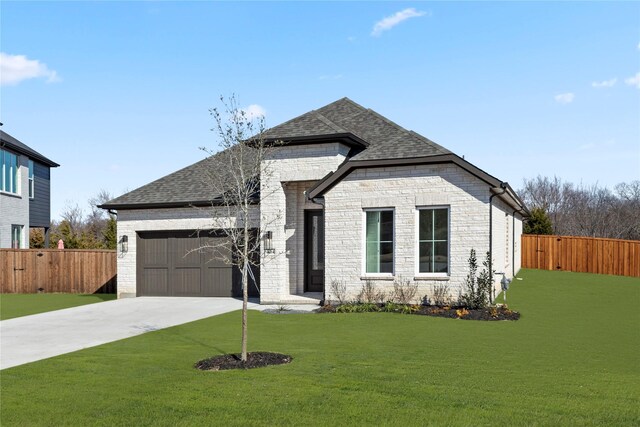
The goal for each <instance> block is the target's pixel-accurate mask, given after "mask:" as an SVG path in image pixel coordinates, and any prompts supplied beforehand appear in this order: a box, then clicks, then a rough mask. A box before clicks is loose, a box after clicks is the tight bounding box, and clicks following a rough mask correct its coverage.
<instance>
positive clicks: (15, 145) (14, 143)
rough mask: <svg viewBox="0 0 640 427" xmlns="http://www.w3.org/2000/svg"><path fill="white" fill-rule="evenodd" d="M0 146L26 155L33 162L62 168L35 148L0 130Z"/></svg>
mask: <svg viewBox="0 0 640 427" xmlns="http://www.w3.org/2000/svg"><path fill="white" fill-rule="evenodd" d="M0 146H6V147H8V148H10V149H12V150H14V151H16V152H18V153H20V154H24V155H25V156H27V157H29V158H30V159H32V160H37V161H39V162H40V163H44V164H45V165H47V166H49V167H52V168H56V167H58V166H60V165H59V164H57V163H56V162H54V161H53V160H49V159H48V158H46V157H45V156H43V155H42V154H40V153H38V152H37V151H36V150H34V149H33V148H31V147H29V146H28V145H26V144H24V143H22V142H20V141H18V140H17V139H16V138H14V137H12V136H11V135H9V134H8V133H6V132H5V131H3V130H0Z"/></svg>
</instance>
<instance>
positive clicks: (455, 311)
mask: <svg viewBox="0 0 640 427" xmlns="http://www.w3.org/2000/svg"><path fill="white" fill-rule="evenodd" d="M338 307H339V306H337V305H324V306H323V307H321V308H320V309H319V310H318V312H319V313H337V312H339V311H338ZM410 307H411V312H410V313H407V314H417V315H421V316H434V317H447V318H449V319H463V320H487V321H492V320H518V319H519V318H520V313H518V312H517V311H513V310H510V309H509V308H507V307H505V306H498V307H488V308H482V309H473V310H470V309H466V308H462V307H438V306H431V305H427V306H410ZM370 311H385V309H384V305H383V304H379V305H378V308H377V309H376V310H370ZM356 312H357V311H356ZM393 312H396V313H402V312H403V311H402V310H401V309H397V310H394V311H393Z"/></svg>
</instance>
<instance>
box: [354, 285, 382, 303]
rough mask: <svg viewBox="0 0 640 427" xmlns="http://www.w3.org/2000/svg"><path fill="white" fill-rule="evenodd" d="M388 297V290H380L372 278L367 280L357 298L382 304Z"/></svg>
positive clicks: (361, 300) (363, 301)
mask: <svg viewBox="0 0 640 427" xmlns="http://www.w3.org/2000/svg"><path fill="white" fill-rule="evenodd" d="M386 298H387V294H386V292H384V291H381V290H378V289H377V288H376V285H375V284H374V283H373V282H372V281H371V280H365V282H364V283H363V284H362V289H360V293H359V294H358V298H357V299H358V302H359V303H367V304H373V303H376V304H382V303H384V300H385V299H386Z"/></svg>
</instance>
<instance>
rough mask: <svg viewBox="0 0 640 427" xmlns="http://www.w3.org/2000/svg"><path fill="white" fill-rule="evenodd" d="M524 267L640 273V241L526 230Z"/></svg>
mask: <svg viewBox="0 0 640 427" xmlns="http://www.w3.org/2000/svg"><path fill="white" fill-rule="evenodd" d="M522 267H523V268H537V269H540V270H561V271H576V272H582V273H598V274H615V275H619V276H631V277H640V241H637V240H618V239H599V238H593V237H575V236H542V235H535V234H523V235H522Z"/></svg>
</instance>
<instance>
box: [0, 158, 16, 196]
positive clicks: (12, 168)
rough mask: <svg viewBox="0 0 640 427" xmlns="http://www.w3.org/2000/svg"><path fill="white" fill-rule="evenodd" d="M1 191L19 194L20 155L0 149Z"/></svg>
mask: <svg viewBox="0 0 640 427" xmlns="http://www.w3.org/2000/svg"><path fill="white" fill-rule="evenodd" d="M0 162H1V163H0V165H1V166H0V168H1V170H0V173H2V177H0V191H5V192H7V193H13V194H18V156H16V155H15V154H13V153H10V152H8V151H5V150H0Z"/></svg>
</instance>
